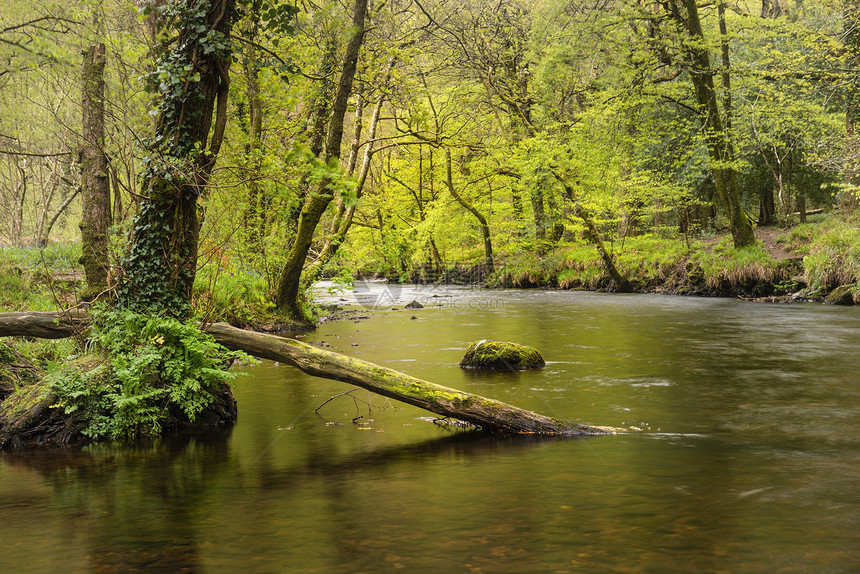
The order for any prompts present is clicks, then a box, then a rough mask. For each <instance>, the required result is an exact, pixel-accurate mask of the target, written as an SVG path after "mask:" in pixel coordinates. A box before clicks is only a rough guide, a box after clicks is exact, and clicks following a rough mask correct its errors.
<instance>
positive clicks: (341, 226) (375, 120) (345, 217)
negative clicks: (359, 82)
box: [314, 57, 396, 265]
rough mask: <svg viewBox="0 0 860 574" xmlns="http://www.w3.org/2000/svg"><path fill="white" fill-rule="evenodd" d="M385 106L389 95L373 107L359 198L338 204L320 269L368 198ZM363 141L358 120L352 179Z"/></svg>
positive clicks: (386, 75) (351, 160)
mask: <svg viewBox="0 0 860 574" xmlns="http://www.w3.org/2000/svg"><path fill="white" fill-rule="evenodd" d="M395 61H396V58H394V57H392V58H390V59H389V60H388V65H387V66H386V68H385V72H384V81H383V84H387V83H388V80H389V78H390V77H391V68H392V67H393V66H394V62H395ZM384 103H385V94H384V93H380V94H379V96H377V98H376V104H375V105H374V107H373V112H372V113H371V115H370V121H369V123H368V127H367V143H366V144H365V147H364V155H363V157H362V160H361V170H360V172H359V174H358V180H357V181H356V183H355V198H354V200H353V201H351V202H349V204H347V202H345V201H344V200H343V199H341V200H339V201H338V204H337V213H336V214H335V217H334V220H333V221H332V225H331V229H330V236H329V237H328V239H326V242H325V245H324V246H323V249H322V251H321V252H320V256H319V257H318V258H317V260H316V261H315V262H314V263H317V264H319V265H324V264H325V263H327V262H328V261H329V260H330V259H331V258H332V257H334V254H335V253H337V250H338V249H339V248H340V246H341V245H342V244H343V242H344V241H345V240H346V234H347V233H348V232H349V229H350V227H352V221H353V218H354V217H355V208H356V205H357V203H358V200H359V199H361V196H362V195H363V194H364V187H365V185H366V184H367V176H368V175H369V174H370V161H371V159H373V152H374V150H373V147H374V143H375V142H374V140H375V139H376V130H377V127H378V126H379V116H380V114H381V113H382V105H383V104H384ZM362 109H363V107H359V108H358V109H357V110H356V116H358V115H359V114H358V112H359V111H361V110H362ZM360 137H361V129H360V123H359V122H358V118H357V119H356V129H355V131H354V133H353V142H352V146H350V155H349V166H348V168H347V172H348V173H349V174H350V175H352V174H353V172H354V171H355V166H356V162H357V161H358V152H359V148H360V147H361V145H360V141H359V140H360Z"/></svg>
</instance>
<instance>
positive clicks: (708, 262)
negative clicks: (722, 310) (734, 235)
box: [693, 237, 786, 289]
mask: <svg viewBox="0 0 860 574" xmlns="http://www.w3.org/2000/svg"><path fill="white" fill-rule="evenodd" d="M693 259H694V260H695V262H696V264H698V266H699V267H700V268H701V269H702V270H703V272H704V280H705V284H706V285H707V286H708V287H710V288H715V289H720V288H723V287H729V288H732V289H734V288H737V287H742V286H745V285H754V284H758V283H773V282H776V281H781V280H784V279H785V278H786V277H785V270H784V269H783V268H781V267H780V266H779V263H778V262H777V261H775V260H774V259H773V258H772V257H771V256H770V254H769V253H768V252H767V250H766V249H765V248H764V247H762V245H761V244H758V243H757V244H755V245H750V246H749V247H742V248H740V249H736V248H734V247H733V246H732V245H731V238H730V237H727V238H725V239H723V240H722V241H720V242H719V243H718V244H717V245H715V246H714V248H713V250H712V251H711V252H707V251H700V252H699V253H697V254H696V256H695V257H694V258H693Z"/></svg>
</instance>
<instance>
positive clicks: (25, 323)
mask: <svg viewBox="0 0 860 574" xmlns="http://www.w3.org/2000/svg"><path fill="white" fill-rule="evenodd" d="M30 325H32V328H31V327H30ZM86 325H87V318H86V315H84V314H82V313H74V314H69V313H67V312H57V313H53V314H51V313H0V336H29V337H44V338H52V339H55V338H60V337H62V336H64V335H62V333H63V332H65V336H70V335H71V334H73V333H74V332H80V331H81V330H82V329H84V328H85V327H86ZM206 331H207V332H208V333H210V334H211V335H212V336H213V337H214V338H215V340H216V341H217V342H219V343H221V344H222V345H224V346H225V347H227V348H229V349H234V350H242V351H245V352H246V353H249V354H251V355H254V356H256V357H260V358H264V359H270V360H273V361H280V362H283V363H287V364H289V365H292V366H294V367H296V368H298V369H300V370H301V371H303V372H305V373H307V374H309V375H313V376H317V377H322V378H326V379H332V380H337V381H342V382H345V383H349V384H352V385H355V386H358V387H361V388H364V389H367V390H369V391H371V392H374V393H377V394H379V395H382V396H385V397H389V398H392V399H395V400H398V401H401V402H404V403H407V404H410V405H413V406H416V407H419V408H422V409H425V410H428V411H430V412H432V413H435V414H438V415H441V416H444V417H452V418H456V419H460V420H463V421H466V422H469V423H472V424H474V425H476V426H478V427H480V428H482V429H484V430H488V431H493V432H502V433H524V434H525V433H532V434H543V435H566V436H585V435H600V434H606V433H607V429H604V428H601V427H593V426H588V425H584V424H579V423H574V422H570V421H565V420H561V419H556V418H552V417H548V416H545V415H541V414H539V413H535V412H532V411H529V410H526V409H521V408H518V407H515V406H513V405H509V404H506V403H503V402H501V401H497V400H495V399H490V398H486V397H482V396H479V395H474V394H471V393H466V392H463V391H458V390H456V389H452V388H448V387H444V386H442V385H438V384H435V383H431V382H428V381H424V380H421V379H418V378H415V377H412V376H409V375H407V374H405V373H401V372H399V371H395V370H394V369H389V368H387V367H382V366H379V365H376V364H373V363H370V362H368V361H363V360H361V359H356V358H354V357H348V356H346V355H341V354H339V353H334V352H332V351H327V350H325V349H319V348H317V347H313V346H311V345H308V344H306V343H302V342H300V341H296V340H293V339H287V338H283V337H278V336H275V335H269V334H265V333H256V332H252V331H245V330H243V329H238V328H236V327H233V326H231V325H228V324H227V323H215V324H213V325H209V326H208V327H207V328H206ZM8 422H9V421H7V423H8ZM2 430H3V429H2V428H0V432H2Z"/></svg>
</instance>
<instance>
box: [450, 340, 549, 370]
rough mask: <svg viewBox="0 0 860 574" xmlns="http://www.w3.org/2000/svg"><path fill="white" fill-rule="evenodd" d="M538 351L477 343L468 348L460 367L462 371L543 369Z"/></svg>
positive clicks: (513, 344)
mask: <svg viewBox="0 0 860 574" xmlns="http://www.w3.org/2000/svg"><path fill="white" fill-rule="evenodd" d="M545 364H546V361H544V360H543V356H541V354H540V351H538V350H537V349H535V348H534V347H529V346H526V345H518V344H517V343H508V342H503V341H478V342H477V343H472V344H471V345H470V346H469V350H468V351H466V355H465V356H464V357H463V360H462V361H460V366H461V367H462V368H464V369H487V370H499V371H519V370H522V369H536V368H538V367H543V366H544V365H545Z"/></svg>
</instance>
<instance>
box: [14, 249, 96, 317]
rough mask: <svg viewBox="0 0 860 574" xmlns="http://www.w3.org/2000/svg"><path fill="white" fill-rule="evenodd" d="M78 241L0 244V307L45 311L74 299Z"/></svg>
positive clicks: (79, 253)
mask: <svg viewBox="0 0 860 574" xmlns="http://www.w3.org/2000/svg"><path fill="white" fill-rule="evenodd" d="M80 255H81V246H80V244H79V243H52V244H49V245H48V246H46V247H44V248H36V247H31V246H25V247H13V246H0V308H2V309H4V310H6V311H18V310H30V311H49V310H54V309H56V308H57V307H58V306H66V305H68V304H69V303H70V302H71V301H72V300H74V299H75V296H74V295H75V294H74V290H75V289H76V288H77V287H78V279H79V278H80V277H79V275H78V273H79V269H80V267H79V265H78V262H77V260H78V258H79V257H80Z"/></svg>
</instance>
